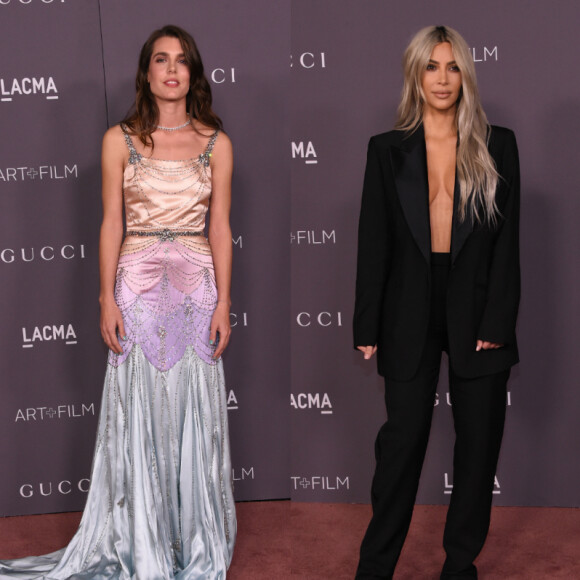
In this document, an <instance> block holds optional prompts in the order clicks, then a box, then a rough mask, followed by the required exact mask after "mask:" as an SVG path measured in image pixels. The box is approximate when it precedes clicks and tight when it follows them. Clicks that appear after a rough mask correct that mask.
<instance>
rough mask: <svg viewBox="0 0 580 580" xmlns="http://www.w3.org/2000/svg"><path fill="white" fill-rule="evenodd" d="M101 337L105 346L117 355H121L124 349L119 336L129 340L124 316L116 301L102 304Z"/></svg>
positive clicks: (105, 301)
mask: <svg viewBox="0 0 580 580" xmlns="http://www.w3.org/2000/svg"><path fill="white" fill-rule="evenodd" d="M101 336H102V337H103V340H104V341H105V344H106V345H107V346H108V347H109V348H110V349H111V350H112V351H113V352H115V353H116V354H121V353H122V352H123V349H122V348H121V345H120V344H119V338H118V337H119V336H120V337H121V338H122V339H123V340H127V336H126V335H125V326H124V324H123V316H122V315H121V311H120V310H119V307H118V306H117V304H116V303H115V301H114V300H104V301H102V302H101Z"/></svg>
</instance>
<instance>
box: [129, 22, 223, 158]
mask: <svg viewBox="0 0 580 580" xmlns="http://www.w3.org/2000/svg"><path fill="white" fill-rule="evenodd" d="M165 37H170V38H177V40H179V43H180V44H181V48H182V49H183V54H184V55H185V60H186V62H187V66H188V68H189V91H188V93H187V97H186V110H187V113H188V114H189V116H190V117H191V118H192V119H197V120H198V121H199V122H200V123H203V124H204V125H206V126H207V127H211V128H212V129H216V130H217V129H222V128H223V125H222V121H221V119H220V118H219V117H218V116H217V115H216V114H215V113H214V112H213V109H212V107H211V103H212V96H211V87H210V85H209V82H208V80H207V78H206V76H205V74H204V70H203V63H202V61H201V56H200V54H199V51H198V49H197V45H196V44H195V41H194V40H193V37H192V36H191V35H190V34H189V33H188V32H186V31H185V30H183V29H182V28H179V26H174V25H167V26H164V27H163V28H160V29H159V30H155V31H153V32H152V33H151V35H150V36H149V38H148V39H147V41H146V42H145V44H144V45H143V48H142V49H141V54H140V55H139V66H138V68H137V78H136V79H135V91H136V95H135V103H134V104H133V106H132V107H131V110H130V111H129V113H128V114H127V116H126V117H125V119H123V121H122V123H123V124H124V125H126V126H127V128H128V129H129V130H130V131H131V132H132V133H133V134H134V135H136V136H137V137H139V140H140V141H141V143H143V145H145V146H146V147H147V146H148V145H150V146H151V147H153V137H152V133H153V131H155V129H156V128H157V125H158V124H159V107H158V106H157V103H156V102H155V98H154V96H153V93H152V92H151V89H150V87H149V83H148V82H147V73H148V71H149V64H150V62H151V56H152V54H153V46H154V44H155V42H156V41H157V40H159V39H160V38H165Z"/></svg>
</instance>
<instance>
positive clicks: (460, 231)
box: [451, 171, 473, 264]
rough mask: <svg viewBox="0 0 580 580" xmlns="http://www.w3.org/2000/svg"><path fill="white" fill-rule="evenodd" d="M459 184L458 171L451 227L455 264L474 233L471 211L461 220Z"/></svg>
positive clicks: (452, 253) (452, 259)
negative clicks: (470, 235)
mask: <svg viewBox="0 0 580 580" xmlns="http://www.w3.org/2000/svg"><path fill="white" fill-rule="evenodd" d="M460 195H461V194H460V191H459V183H458V180H457V171H456V172H455V189H454V190H453V223H452V226H451V263H452V264H453V263H454V262H455V259H456V258H457V256H458V255H459V252H460V251H461V248H463V244H465V241H466V240H467V238H468V237H469V234H471V232H472V231H473V216H472V215H471V212H470V211H467V212H466V213H467V215H466V216H465V219H464V220H463V221H460V220H459V196H460Z"/></svg>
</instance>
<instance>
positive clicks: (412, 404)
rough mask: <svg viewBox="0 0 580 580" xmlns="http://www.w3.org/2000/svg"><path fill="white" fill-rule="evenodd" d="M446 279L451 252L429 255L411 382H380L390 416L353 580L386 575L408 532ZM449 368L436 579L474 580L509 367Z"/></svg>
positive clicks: (443, 340) (437, 359) (378, 446)
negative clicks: (419, 352) (451, 438)
mask: <svg viewBox="0 0 580 580" xmlns="http://www.w3.org/2000/svg"><path fill="white" fill-rule="evenodd" d="M448 276H449V254H433V255H432V288H433V292H432V300H431V319H430V324H429V332H428V337H427V341H426V345H425V350H424V353H423V356H422V360H421V364H420V366H419V370H418V372H417V374H416V375H415V377H414V378H413V379H412V380H410V381H405V382H400V381H393V380H389V379H385V402H386V406H387V417H388V418H387V422H386V423H385V424H384V425H383V426H382V427H381V429H380V431H379V434H378V436H377V439H376V443H375V456H376V470H375V474H374V478H373V483H372V489H371V501H372V508H373V516H372V519H371V521H370V524H369V526H368V529H367V532H366V534H365V537H364V539H363V542H362V545H361V549H360V561H359V566H358V570H357V574H356V579H357V580H363V579H365V580H369V579H371V578H372V579H381V580H383V579H388V578H392V576H393V573H394V570H395V565H396V563H397V560H398V558H399V555H400V553H401V549H402V548H403V543H404V541H405V537H406V535H407V531H408V529H409V524H410V522H411V516H412V513H413V506H414V504H415V497H416V494H417V488H418V485H419V477H420V475H421V469H422V466H423V460H424V457H425V451H426V448H427V442H428V439H429V431H430V428H431V419H432V415H433V407H434V404H435V393H436V387H437V380H438V378H439V369H440V365H441V355H442V351H447V350H448V346H447V328H446V294H447V280H448ZM481 338H482V339H484V338H485V337H481ZM473 348H474V349H475V344H474V345H473ZM450 363H452V361H450ZM449 369H450V370H449V389H450V397H451V404H452V411H453V421H454V427H455V435H456V440H455V448H454V452H453V491H452V495H451V502H450V505H449V509H448V512H447V521H446V524H445V531H444V536H443V546H444V548H445V552H446V554H447V558H446V560H445V564H444V567H443V571H442V574H441V578H445V579H447V578H450V579H451V578H453V579H460V578H477V570H476V568H475V566H474V564H473V561H474V560H475V558H476V557H477V555H478V554H479V552H480V551H481V548H482V547H483V544H484V542H485V538H486V536H487V533H488V530H489V520H490V513H491V500H492V493H493V486H494V477H495V470H496V467H497V460H498V455H499V450H500V446H501V440H502V436H503V427H504V420H505V409H506V384H507V380H508V377H509V370H507V371H504V372H501V373H497V374H492V375H487V376H483V377H478V378H475V379H465V378H462V377H459V376H457V375H456V374H455V373H454V372H453V370H452V364H450V365H449Z"/></svg>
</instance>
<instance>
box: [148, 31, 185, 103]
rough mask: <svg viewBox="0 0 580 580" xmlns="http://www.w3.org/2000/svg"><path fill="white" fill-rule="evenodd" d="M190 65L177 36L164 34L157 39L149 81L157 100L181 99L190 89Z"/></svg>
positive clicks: (152, 55) (150, 65) (150, 64)
mask: <svg viewBox="0 0 580 580" xmlns="http://www.w3.org/2000/svg"><path fill="white" fill-rule="evenodd" d="M189 77H190V74H189V67H188V66H187V62H186V60H185V55H184V54H183V49H182V48H181V43H180V42H179V40H178V39H177V38H172V37H170V36H164V37H162V38H159V39H157V40H156V41H155V44H154V45H153V52H152V54H151V61H150V62H149V70H148V71H147V81H148V82H149V86H150V88H151V92H152V93H153V95H154V96H155V98H156V99H157V100H162V101H179V100H181V99H185V97H186V95H187V93H188V91H189Z"/></svg>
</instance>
